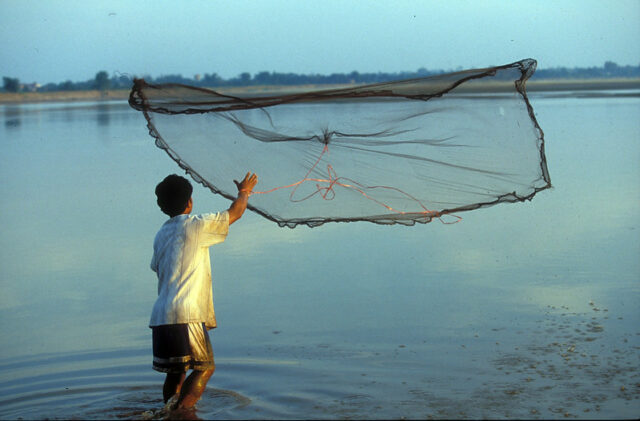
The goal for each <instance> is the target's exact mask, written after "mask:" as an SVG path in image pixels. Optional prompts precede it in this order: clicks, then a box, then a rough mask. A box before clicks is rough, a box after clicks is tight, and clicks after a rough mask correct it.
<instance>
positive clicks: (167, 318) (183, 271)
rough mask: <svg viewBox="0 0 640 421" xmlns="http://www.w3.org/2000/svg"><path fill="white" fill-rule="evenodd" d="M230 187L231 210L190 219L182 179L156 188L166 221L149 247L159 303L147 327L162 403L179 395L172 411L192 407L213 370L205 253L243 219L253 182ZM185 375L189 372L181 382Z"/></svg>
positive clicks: (211, 316) (253, 177)
mask: <svg viewBox="0 0 640 421" xmlns="http://www.w3.org/2000/svg"><path fill="white" fill-rule="evenodd" d="M234 182H235V183H236V185H237V187H238V197H237V199H236V200H235V201H234V202H233V203H232V204H231V207H230V208H229V209H228V210H227V211H224V212H220V213H208V214H202V215H190V213H191V210H192V208H193V200H192V198H191V193H192V191H193V188H192V187H191V183H189V181H188V180H187V179H185V178H184V177H180V176H178V175H175V174H173V175H170V176H168V177H166V178H165V179H164V180H163V181H162V182H161V183H160V184H158V186H157V187H156V196H157V197H158V205H159V206H160V209H162V211H163V212H164V213H166V214H167V215H169V217H170V219H169V220H168V221H166V222H165V223H164V225H162V227H161V228H160V230H159V231H158V233H157V234H156V237H155V240H154V243H153V258H152V259H151V269H152V270H153V271H154V272H156V273H157V275H158V298H157V300H156V302H155V305H154V306H153V310H152V312H151V321H150V323H149V326H150V327H151V329H152V331H153V368H154V369H155V370H157V371H161V372H164V373H167V377H166V379H165V382H164V388H163V395H164V401H165V403H166V402H167V401H169V399H170V398H171V397H172V396H174V395H177V394H178V400H177V401H176V403H175V408H191V407H193V406H194V405H195V404H196V402H197V401H198V399H200V396H201V395H202V392H204V389H205V386H206V385H207V381H208V380H209V378H210V377H211V375H213V372H214V370H215V364H214V361H213V350H212V348H211V342H210V341H209V335H208V333H207V330H208V329H213V328H214V327H216V317H215V313H214V310H213V295H212V285H211V263H210V260H209V247H210V246H212V245H214V244H217V243H221V242H223V241H224V240H225V238H226V236H227V232H228V229H229V225H230V224H232V223H234V222H235V221H237V220H238V219H239V218H240V217H241V216H242V214H243V213H244V211H245V209H246V208H247V201H248V198H249V194H250V193H251V191H252V190H253V187H254V186H255V185H256V183H257V182H258V177H257V176H256V175H255V174H250V173H247V175H246V176H245V178H244V180H242V182H240V183H238V182H237V181H235V180H234ZM189 369H192V370H193V371H192V373H191V374H190V375H189V377H186V373H187V371H188V370H189ZM185 377H186V380H185Z"/></svg>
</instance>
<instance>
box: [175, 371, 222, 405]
mask: <svg viewBox="0 0 640 421" xmlns="http://www.w3.org/2000/svg"><path fill="white" fill-rule="evenodd" d="M214 371H215V367H214V368H212V369H209V370H204V371H200V370H194V371H193V372H192V373H191V374H189V377H187V380H185V381H184V383H183V384H182V390H181V391H180V397H179V398H178V402H177V403H176V407H177V408H185V409H186V408H192V407H193V406H195V404H196V402H198V400H199V399H200V396H202V393H203V392H204V389H205V387H206V386H207V382H208V381H209V379H210V378H211V376H212V375H213V372H214Z"/></svg>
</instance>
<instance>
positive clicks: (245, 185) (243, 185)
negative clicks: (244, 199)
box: [233, 172, 258, 194]
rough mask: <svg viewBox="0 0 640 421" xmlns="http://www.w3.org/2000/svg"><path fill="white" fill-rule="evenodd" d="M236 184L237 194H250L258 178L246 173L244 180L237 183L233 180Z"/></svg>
mask: <svg viewBox="0 0 640 421" xmlns="http://www.w3.org/2000/svg"><path fill="white" fill-rule="evenodd" d="M233 182H234V183H236V187H238V193H241V192H245V193H248V194H251V192H252V191H253V188H254V187H255V186H256V184H257V183H258V176H257V175H256V174H255V173H254V174H252V173H250V172H248V173H247V175H245V176H244V180H242V181H241V182H239V183H238V181H237V180H233Z"/></svg>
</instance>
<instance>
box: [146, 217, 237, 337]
mask: <svg viewBox="0 0 640 421" xmlns="http://www.w3.org/2000/svg"><path fill="white" fill-rule="evenodd" d="M228 232H229V213H228V212H226V211H225V212H220V213H208V214H202V215H177V216H174V217H173V218H171V219H169V220H168V221H167V222H165V223H164V225H162V227H161V228H160V230H159V231H158V233H157V234H156V237H155V240H154V242H153V258H152V259H151V269H152V270H153V271H154V272H156V273H157V275H158V299H157V300H156V302H155V304H154V306H153V310H152V312H151V321H150V322H149V326H159V325H167V324H178V323H194V322H204V323H205V324H206V327H207V328H209V329H211V328H214V327H216V315H215V311H214V309H213V288H212V284H211V261H210V259H209V247H211V246H212V245H214V244H217V243H221V242H223V241H224V240H225V238H226V236H227V233H228Z"/></svg>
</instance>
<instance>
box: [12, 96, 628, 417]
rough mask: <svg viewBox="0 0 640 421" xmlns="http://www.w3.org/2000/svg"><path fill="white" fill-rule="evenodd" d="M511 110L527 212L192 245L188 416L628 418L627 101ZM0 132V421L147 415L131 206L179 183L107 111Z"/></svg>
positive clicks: (145, 203) (200, 196)
mask: <svg viewBox="0 0 640 421" xmlns="http://www.w3.org/2000/svg"><path fill="white" fill-rule="evenodd" d="M614 94H615V95H614ZM532 103H533V106H534V108H535V110H536V114H537V118H538V121H539V123H540V125H541V127H542V128H543V130H544V132H545V137H546V141H547V158H548V162H549V169H550V174H551V180H552V184H553V185H554V188H553V189H551V190H546V191H543V192H541V193H540V194H539V195H538V196H536V197H535V198H534V200H533V201H532V202H527V203H521V204H506V205H500V206H495V207H492V208H487V209H483V210H478V211H474V212H468V213H464V214H462V215H461V216H462V217H463V218H464V219H463V221H462V222H460V223H458V224H455V225H443V224H441V223H440V222H437V221H436V222H432V223H430V224H427V225H417V226H414V227H404V226H377V225H374V224H370V223H364V222H362V223H352V224H327V225H324V226H322V227H319V228H314V229H309V228H306V227H299V228H296V229H294V230H291V229H288V228H279V227H278V226H277V225H276V224H274V223H271V222H268V221H267V220H264V219H262V218H260V217H259V216H257V215H254V214H252V213H247V214H246V215H245V217H244V218H243V219H242V221H240V222H238V223H237V224H236V225H234V226H233V227H232V229H231V231H230V235H229V237H228V239H227V241H226V242H224V243H223V244H220V245H218V246H215V247H213V248H212V264H213V272H214V295H215V303H216V314H217V316H218V324H219V327H218V329H216V330H215V331H214V332H213V334H212V342H213V347H214V352H215V355H216V363H217V371H216V373H215V375H214V377H213V378H212V380H211V382H210V383H209V386H208V389H207V391H206V392H205V395H204V397H203V399H202V401H201V402H200V403H199V404H198V409H197V415H198V416H199V417H201V418H235V419H252V418H298V419H299V418H310V419H313V418H379V419H387V418H401V417H406V418H564V417H571V418H574V417H578V418H594V419H600V418H637V417H638V415H639V414H640V259H638V256H640V165H639V163H640V118H639V117H640V93H638V92H604V93H602V95H597V96H594V97H584V96H577V95H560V96H558V97H555V96H554V95H549V94H548V95H545V96H543V95H537V96H536V95H534V96H533V97H532ZM0 124H1V127H0V145H1V146H0V151H1V152H0V179H1V180H2V182H1V183H0V195H1V197H2V200H1V201H0V216H1V222H0V229H1V231H2V235H1V236H0V291H1V293H0V318H1V321H2V323H0V337H1V338H2V339H1V342H0V351H1V352H0V418H2V419H18V418H27V419H33V418H50V419H55V418H79V419H102V418H111V419H122V418H132V419H136V418H142V417H145V416H147V415H148V414H149V412H145V411H152V412H153V411H157V410H159V409H160V408H161V407H162V402H161V398H162V393H161V388H162V382H163V375H162V374H160V373H156V372H154V371H153V370H152V369H151V343H150V333H151V332H150V330H149V329H148V327H147V323H148V318H149V312H150V310H151V306H152V304H153V302H154V299H155V295H156V279H155V276H154V273H153V272H151V271H150V270H149V260H150V257H151V246H152V241H153V236H154V235H155V233H156V231H157V229H158V228H159V226H160V225H161V224H162V223H163V222H164V217H163V215H162V214H161V213H160V211H158V209H157V207H156V205H155V196H154V194H153V190H154V187H155V185H156V183H157V182H159V181H160V180H161V179H162V178H163V177H164V176H166V175H167V174H170V173H174V172H176V173H180V170H179V168H177V166H176V165H175V164H174V162H173V161H171V160H170V159H169V158H168V157H167V156H166V155H165V153H164V152H162V151H161V150H159V149H158V148H156V147H155V146H154V144H153V141H152V139H151V137H149V136H148V134H147V130H146V127H145V124H144V119H143V117H142V116H141V115H140V114H139V113H138V112H136V111H133V110H131V109H130V108H129V107H128V105H127V104H125V103H67V104H36V105H15V106H14V105H3V106H0ZM249 170H251V168H249V167H248V168H239V169H238V174H232V175H230V177H241V176H242V175H243V174H244V172H246V171H249ZM194 200H195V204H194V211H195V212H207V211H212V210H223V209H226V208H227V207H228V206H229V202H227V201H226V200H224V199H223V198H221V197H217V196H214V195H213V194H211V193H210V192H209V191H207V190H205V189H203V188H202V187H201V186H199V185H196V186H195V190H194ZM156 415H157V414H156Z"/></svg>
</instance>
